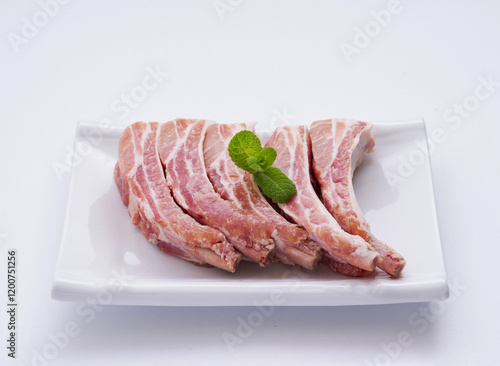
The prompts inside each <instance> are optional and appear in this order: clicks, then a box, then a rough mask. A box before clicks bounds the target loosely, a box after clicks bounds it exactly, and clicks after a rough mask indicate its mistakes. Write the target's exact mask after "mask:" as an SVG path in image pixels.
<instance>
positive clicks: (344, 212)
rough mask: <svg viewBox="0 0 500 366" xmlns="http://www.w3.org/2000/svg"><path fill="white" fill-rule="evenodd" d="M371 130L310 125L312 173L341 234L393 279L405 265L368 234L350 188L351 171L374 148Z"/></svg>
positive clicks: (345, 123)
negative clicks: (369, 252) (362, 246)
mask: <svg viewBox="0 0 500 366" xmlns="http://www.w3.org/2000/svg"><path fill="white" fill-rule="evenodd" d="M371 129H372V126H371V125H369V124H367V123H364V122H359V121H353V120H343V119H337V120H325V121H317V122H314V123H313V124H312V125H311V128H310V135H311V142H312V152H313V170H314V175H315V176H316V179H317V181H318V183H319V185H320V187H321V192H322V196H323V202H324V204H325V206H326V208H327V209H328V211H330V212H331V213H332V214H333V216H334V217H335V219H336V220H337V222H338V223H339V224H340V226H341V227H342V228H343V229H344V230H345V231H347V232H349V233H351V234H355V235H359V236H361V237H362V238H363V239H365V240H366V241H367V242H368V243H369V244H371V246H372V247H373V248H374V249H375V250H376V251H377V252H378V253H379V254H380V257H381V259H382V261H381V262H380V263H379V264H378V267H380V268H381V269H382V270H384V271H386V272H387V273H388V274H390V275H391V276H394V277H397V276H398V275H399V274H400V273H401V271H402V270H403V268H404V266H405V264H406V262H405V260H404V258H403V257H402V256H401V254H399V253H398V252H396V251H395V250H394V249H392V248H391V247H389V246H388V245H387V244H385V243H383V242H381V241H380V240H378V239H376V238H375V237H374V236H373V235H372V234H371V232H370V226H369V225H368V223H367V222H366V220H365V218H364V216H363V213H362V212H361V209H360V208H359V205H358V203H357V201H356V197H355V196H354V190H353V186H352V175H353V173H354V169H356V167H357V166H359V164H361V161H362V160H363V158H364V156H365V155H366V154H367V153H369V152H371V151H372V149H373V146H374V145H375V141H374V139H373V137H372V135H371Z"/></svg>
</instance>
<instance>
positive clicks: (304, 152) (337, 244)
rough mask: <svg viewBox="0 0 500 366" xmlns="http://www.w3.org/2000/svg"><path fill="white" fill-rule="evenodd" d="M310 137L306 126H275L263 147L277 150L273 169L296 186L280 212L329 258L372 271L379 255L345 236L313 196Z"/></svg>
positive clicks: (355, 237) (363, 244)
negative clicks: (296, 225) (311, 239)
mask: <svg viewBox="0 0 500 366" xmlns="http://www.w3.org/2000/svg"><path fill="white" fill-rule="evenodd" d="M310 144H311V141H310V138H309V131H308V130H307V128H306V127H305V126H285V127H278V128H277V129H276V130H275V131H274V133H273V135H272V136H271V137H270V138H269V140H268V141H267V143H266V146H272V147H274V148H275V149H276V151H277V153H278V157H277V158H276V161H275V162H274V164H273V166H275V167H278V168H280V169H281V170H282V171H283V172H284V173H285V174H286V175H287V176H288V177H289V178H290V179H291V180H292V181H293V182H294V183H295V185H296V187H297V194H296V195H295V196H293V197H292V198H291V199H290V200H289V201H287V202H286V203H284V204H280V207H281V209H282V210H283V211H284V212H285V213H286V214H287V215H288V216H290V217H291V218H292V219H293V220H294V221H295V222H296V223H297V224H299V225H300V226H303V227H304V228H305V229H306V230H307V231H308V232H309V234H310V235H311V237H312V238H313V240H314V241H316V242H317V243H319V244H320V245H321V247H322V249H323V250H325V251H326V252H327V253H328V255H329V256H330V257H332V258H333V259H335V260H337V259H340V260H342V261H345V262H347V263H341V264H342V265H347V264H350V265H352V266H356V267H359V268H361V269H363V270H366V271H373V269H374V268H375V266H376V265H377V263H378V260H379V255H378V253H377V252H375V251H374V250H372V249H371V248H370V246H369V245H368V244H367V243H366V242H365V241H364V240H363V239H362V238H361V237H359V236H357V235H351V234H348V233H346V232H345V231H344V230H342V228H341V227H340V226H339V224H338V223H337V221H335V219H334V218H333V216H332V215H331V214H330V213H329V212H328V210H327V209H326V208H325V206H324V205H323V203H321V201H320V199H319V198H318V196H317V195H316V192H315V191H314V188H313V186H312V183H311V179H310V178H311V176H310V159H311V155H310V153H311V152H310Z"/></svg>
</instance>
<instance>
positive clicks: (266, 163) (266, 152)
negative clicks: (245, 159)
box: [257, 147, 278, 170]
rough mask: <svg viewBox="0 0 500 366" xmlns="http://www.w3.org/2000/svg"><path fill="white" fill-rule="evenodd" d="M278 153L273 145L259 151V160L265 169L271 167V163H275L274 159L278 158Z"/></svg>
mask: <svg viewBox="0 0 500 366" xmlns="http://www.w3.org/2000/svg"><path fill="white" fill-rule="evenodd" d="M277 155H278V154H277V153H276V150H274V148H272V147H265V148H263V149H262V150H260V151H259V154H258V155H257V161H258V163H257V164H259V165H260V166H261V167H262V169H263V170H265V169H267V168H269V167H270V166H271V165H273V163H274V161H275V160H276V156H277Z"/></svg>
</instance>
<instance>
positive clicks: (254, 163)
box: [247, 156, 264, 173]
mask: <svg viewBox="0 0 500 366" xmlns="http://www.w3.org/2000/svg"><path fill="white" fill-rule="evenodd" d="M247 164H248V167H249V168H250V169H251V171H250V170H247V172H249V173H255V172H263V171H264V169H263V168H262V166H261V165H260V164H259V160H257V158H256V157H254V156H250V157H249V158H248V159H247Z"/></svg>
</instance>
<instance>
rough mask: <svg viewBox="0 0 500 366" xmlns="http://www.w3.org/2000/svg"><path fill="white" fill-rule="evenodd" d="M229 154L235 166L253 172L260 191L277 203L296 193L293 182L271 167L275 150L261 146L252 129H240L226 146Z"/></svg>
mask: <svg viewBox="0 0 500 366" xmlns="http://www.w3.org/2000/svg"><path fill="white" fill-rule="evenodd" d="M228 150H229V156H230V157H231V160H232V161H233V162H234V163H235V164H236V166H237V167H239V168H241V169H243V170H245V171H247V172H249V173H250V174H253V175H254V176H253V177H254V180H255V183H257V185H258V186H259V187H260V188H261V189H262V192H263V193H264V194H265V195H266V196H268V197H269V198H271V199H272V200H273V201H275V202H277V203H285V202H286V201H288V200H289V199H290V198H292V197H293V196H295V194H297V188H296V187H295V184H294V183H293V182H292V181H291V180H290V178H288V177H287V176H286V175H285V173H283V172H282V171H281V170H280V169H279V168H276V167H273V166H272V165H273V163H274V161H275V160H276V156H277V153H276V150H275V149H273V148H272V147H266V148H262V146H261V143H260V140H259V138H258V137H257V136H256V135H255V134H254V133H253V132H252V131H247V130H244V131H240V132H238V133H237V134H236V135H234V136H233V138H232V139H231V141H230V142H229V146H228Z"/></svg>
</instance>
